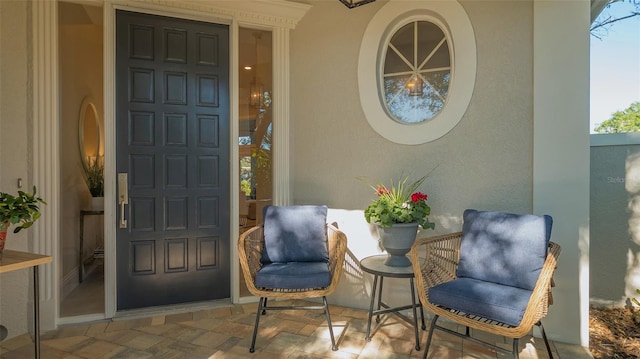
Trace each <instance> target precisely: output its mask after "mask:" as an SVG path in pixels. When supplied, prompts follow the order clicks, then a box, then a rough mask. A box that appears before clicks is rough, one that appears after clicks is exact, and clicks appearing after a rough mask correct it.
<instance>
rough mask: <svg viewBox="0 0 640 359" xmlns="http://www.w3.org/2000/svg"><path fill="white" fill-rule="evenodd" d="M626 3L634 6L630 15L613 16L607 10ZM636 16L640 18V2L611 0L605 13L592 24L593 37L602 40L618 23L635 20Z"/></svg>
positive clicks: (639, 0) (635, 0) (634, 0)
mask: <svg viewBox="0 0 640 359" xmlns="http://www.w3.org/2000/svg"><path fill="white" fill-rule="evenodd" d="M624 3H628V4H631V5H633V7H634V9H633V10H631V11H630V12H629V13H628V14H625V15H622V16H611V15H610V14H609V13H608V12H607V9H609V8H611V6H612V5H614V4H624ZM636 16H640V0H609V1H608V2H607V5H606V7H605V9H604V11H603V12H602V13H601V14H600V16H598V18H597V19H595V20H594V21H593V23H592V24H591V28H590V31H591V36H593V37H595V38H597V39H602V37H604V36H605V35H606V34H607V33H608V32H609V29H610V28H611V26H612V25H613V24H615V23H617V22H618V21H622V20H627V19H631V18H634V17H636Z"/></svg>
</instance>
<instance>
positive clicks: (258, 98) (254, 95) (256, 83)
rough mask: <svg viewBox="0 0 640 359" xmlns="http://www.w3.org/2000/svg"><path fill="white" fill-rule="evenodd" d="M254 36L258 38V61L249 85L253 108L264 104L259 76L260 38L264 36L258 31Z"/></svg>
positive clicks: (259, 107) (262, 88)
mask: <svg viewBox="0 0 640 359" xmlns="http://www.w3.org/2000/svg"><path fill="white" fill-rule="evenodd" d="M253 36H254V37H255V39H256V63H255V65H254V71H255V72H254V76H253V81H251V85H250V87H249V105H251V107H253V108H258V109H261V108H262V106H263V105H264V87H263V86H262V84H261V83H260V80H259V78H258V40H260V39H262V36H261V34H260V33H258V32H256V33H254V34H253Z"/></svg>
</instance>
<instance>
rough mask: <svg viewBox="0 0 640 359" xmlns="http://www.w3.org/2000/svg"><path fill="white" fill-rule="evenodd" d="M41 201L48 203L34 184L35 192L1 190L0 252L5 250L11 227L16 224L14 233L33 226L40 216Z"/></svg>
mask: <svg viewBox="0 0 640 359" xmlns="http://www.w3.org/2000/svg"><path fill="white" fill-rule="evenodd" d="M40 203H42V204H47V203H46V202H45V201H44V200H42V198H40V197H38V196H36V186H33V193H27V192H23V191H18V195H17V196H14V195H11V194H8V193H5V192H0V254H1V253H2V251H3V250H4V244H5V241H6V239H7V230H8V229H9V227H10V226H11V225H12V224H13V225H16V228H15V229H14V230H13V233H18V232H20V231H21V230H22V229H23V228H29V227H31V226H32V225H33V222H35V221H36V220H37V219H38V218H40V208H39V207H38V204H40Z"/></svg>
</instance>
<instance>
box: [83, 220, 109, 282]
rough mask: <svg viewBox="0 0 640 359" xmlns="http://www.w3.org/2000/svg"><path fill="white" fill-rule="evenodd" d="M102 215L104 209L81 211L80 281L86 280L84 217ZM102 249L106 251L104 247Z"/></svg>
mask: <svg viewBox="0 0 640 359" xmlns="http://www.w3.org/2000/svg"><path fill="white" fill-rule="evenodd" d="M100 215H104V211H102V210H100V211H85V210H82V211H80V253H79V254H78V281H79V282H80V283H82V281H83V280H84V217H85V216H100ZM102 250H103V251H104V249H102ZM103 253H104V252H103Z"/></svg>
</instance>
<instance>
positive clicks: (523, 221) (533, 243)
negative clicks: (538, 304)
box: [457, 209, 553, 290]
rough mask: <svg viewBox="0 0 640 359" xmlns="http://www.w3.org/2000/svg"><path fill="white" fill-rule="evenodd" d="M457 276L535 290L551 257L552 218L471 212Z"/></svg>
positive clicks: (464, 230)
mask: <svg viewBox="0 0 640 359" xmlns="http://www.w3.org/2000/svg"><path fill="white" fill-rule="evenodd" d="M463 220H464V223H463V225H462V242H461V244H460V262H459V264H458V270H457V276H458V277H466V278H474V279H479V280H484V281H488V282H494V283H498V284H504V285H508V286H513V287H518V288H522V289H528V290H533V288H534V287H535V285H536V281H537V280H538V277H539V276H540V272H541V271H542V267H543V266H544V262H545V260H546V258H547V249H548V247H549V239H550V237H551V225H552V223H553V220H552V219H551V217H550V216H547V215H544V216H537V215H532V214H511V213H501V212H486V211H484V212H483V211H476V210H473V209H468V210H466V211H465V212H464V215H463Z"/></svg>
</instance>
